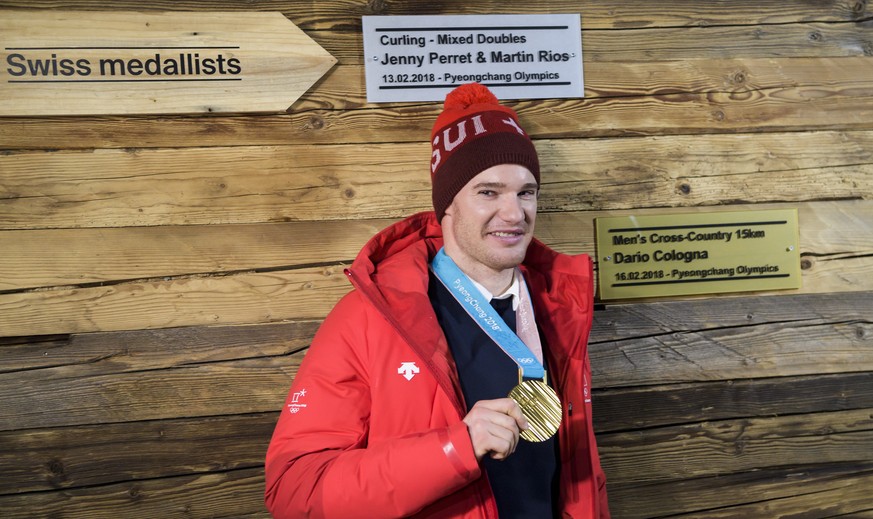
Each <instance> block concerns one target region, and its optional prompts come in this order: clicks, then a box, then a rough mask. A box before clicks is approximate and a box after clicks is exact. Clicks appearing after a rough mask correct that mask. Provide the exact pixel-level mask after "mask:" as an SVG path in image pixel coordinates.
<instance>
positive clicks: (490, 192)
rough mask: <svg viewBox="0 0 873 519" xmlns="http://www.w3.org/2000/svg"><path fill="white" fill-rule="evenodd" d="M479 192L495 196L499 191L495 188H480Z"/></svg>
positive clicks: (483, 194)
mask: <svg viewBox="0 0 873 519" xmlns="http://www.w3.org/2000/svg"><path fill="white" fill-rule="evenodd" d="M479 194H480V195H482V196H495V195H496V194H497V191H494V190H493V189H480V190H479Z"/></svg>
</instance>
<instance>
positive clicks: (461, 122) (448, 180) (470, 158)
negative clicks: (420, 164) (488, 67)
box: [430, 83, 540, 221]
mask: <svg viewBox="0 0 873 519" xmlns="http://www.w3.org/2000/svg"><path fill="white" fill-rule="evenodd" d="M430 139H431V146H432V149H433V154H432V155H431V163H430V174H431V182H432V184H433V193H432V195H433V208H434V210H435V211H436V216H437V220H438V221H442V219H443V215H445V212H446V208H448V207H449V206H450V205H451V204H452V200H454V198H455V195H456V194H458V191H460V190H461V188H462V187H464V186H465V185H466V184H467V182H469V181H470V180H471V179H472V178H473V177H475V176H476V175H478V174H479V173H481V172H482V171H485V170H486V169H488V168H490V167H492V166H497V165H500V164H518V165H521V166H524V167H526V168H527V169H528V170H530V172H531V173H533V176H534V178H535V179H536V181H537V184H539V182H540V163H539V159H538V158H537V152H536V149H535V148H534V145H533V143H532V142H531V140H530V137H528V135H527V134H526V133H525V132H524V130H522V129H521V126H519V124H518V115H516V113H515V111H514V110H513V109H511V108H509V107H506V106H502V105H501V104H500V103H499V102H498V100H497V97H495V95H494V94H493V93H491V91H490V90H488V88H487V87H485V86H484V85H480V84H479V83H468V84H465V85H461V86H459V87H458V88H456V89H454V90H452V91H451V92H449V94H448V95H447V96H446V102H445V105H444V107H443V112H442V113H441V114H440V115H439V117H437V120H436V123H434V125H433V130H432V131H431V135H430Z"/></svg>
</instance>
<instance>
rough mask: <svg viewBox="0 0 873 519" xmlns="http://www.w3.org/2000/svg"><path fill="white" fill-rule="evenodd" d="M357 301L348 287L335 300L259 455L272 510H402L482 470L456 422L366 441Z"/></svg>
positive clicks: (388, 513) (342, 513)
mask: <svg viewBox="0 0 873 519" xmlns="http://www.w3.org/2000/svg"><path fill="white" fill-rule="evenodd" d="M364 305H365V303H364V302H363V301H362V299H361V297H360V295H358V294H357V293H356V292H355V291H353V292H352V293H350V294H349V295H347V296H346V297H345V298H343V300H341V301H340V303H338V304H337V306H336V307H335V308H334V310H333V311H332V312H331V314H330V315H329V316H328V317H327V318H326V319H325V321H324V323H323V324H322V326H321V328H320V329H319V331H318V333H317V334H316V336H315V339H314V340H313V343H312V346H311V347H310V349H309V351H308V352H307V354H306V357H305V359H304V361H303V362H302V364H301V367H300V371H299V372H298V374H297V375H296V377H295V379H294V383H293V385H292V387H291V390H290V392H289V395H288V399H287V401H286V402H285V406H284V409H283V410H282V412H281V413H280V417H279V421H278V423H277V425H276V429H275V432H274V433H273V438H272V441H271V443H270V446H269V449H268V451H267V457H266V494H265V498H266V504H267V508H268V509H269V511H270V513H272V514H273V516H274V517H277V518H284V517H311V518H320V517H324V518H344V519H347V518H348V519H351V518H356V517H362V518H364V517H403V516H407V515H410V514H414V513H415V512H417V511H419V510H421V509H422V508H423V507H425V506H426V505H428V504H430V503H432V502H434V501H436V500H438V499H439V498H441V497H444V496H446V495H448V494H450V493H452V492H454V491H455V490H457V489H459V488H461V487H463V486H464V485H466V484H468V483H470V482H471V481H472V480H474V479H476V478H478V477H479V475H480V472H479V467H478V464H477V462H476V458H475V455H474V453H473V449H472V445H471V442H470V437H469V433H468V432H467V428H466V425H465V424H464V423H463V422H458V423H457V424H452V425H448V426H446V427H440V428H436V429H430V430H422V431H406V432H404V434H398V437H397V438H394V439H391V441H381V442H379V443H378V444H373V443H371V442H369V441H368V431H369V420H370V411H371V398H372V390H371V384H370V373H368V368H367V366H368V358H367V355H368V353H367V348H368V347H369V346H367V345H366V344H365V343H364V342H363V341H365V339H367V338H368V337H369V338H372V333H373V330H369V331H368V330H367V328H368V326H370V325H371V324H372V323H368V322H366V321H367V319H368V318H367V317H366V315H367V312H366V310H365V309H364ZM380 326H382V327H383V328H384V329H385V330H384V333H391V330H390V329H389V328H388V327H387V325H385V323H384V321H383V322H382V323H381V324H380Z"/></svg>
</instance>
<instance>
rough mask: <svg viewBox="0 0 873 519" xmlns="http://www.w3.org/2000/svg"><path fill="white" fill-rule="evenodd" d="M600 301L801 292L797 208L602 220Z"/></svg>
mask: <svg viewBox="0 0 873 519" xmlns="http://www.w3.org/2000/svg"><path fill="white" fill-rule="evenodd" d="M595 226H596V232H597V259H598V271H597V274H598V287H599V296H600V299H601V300H610V299H634V298H641V297H664V296H681V295H693V294H715V293H724V292H746V291H758V290H785V289H797V288H800V247H799V237H798V231H797V210H796V209H781V210H767V211H742V212H718V213H688V214H674V215H650V216H618V217H608V218H597V219H595Z"/></svg>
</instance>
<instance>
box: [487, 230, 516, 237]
mask: <svg viewBox="0 0 873 519" xmlns="http://www.w3.org/2000/svg"><path fill="white" fill-rule="evenodd" d="M523 234H524V233H523V232H521V231H494V232H492V233H491V235H493V236H497V237H498V238H514V237H515V236H521V235H523Z"/></svg>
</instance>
